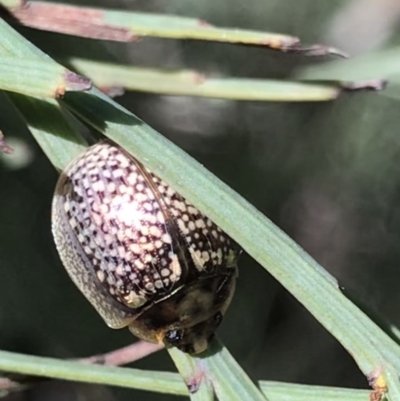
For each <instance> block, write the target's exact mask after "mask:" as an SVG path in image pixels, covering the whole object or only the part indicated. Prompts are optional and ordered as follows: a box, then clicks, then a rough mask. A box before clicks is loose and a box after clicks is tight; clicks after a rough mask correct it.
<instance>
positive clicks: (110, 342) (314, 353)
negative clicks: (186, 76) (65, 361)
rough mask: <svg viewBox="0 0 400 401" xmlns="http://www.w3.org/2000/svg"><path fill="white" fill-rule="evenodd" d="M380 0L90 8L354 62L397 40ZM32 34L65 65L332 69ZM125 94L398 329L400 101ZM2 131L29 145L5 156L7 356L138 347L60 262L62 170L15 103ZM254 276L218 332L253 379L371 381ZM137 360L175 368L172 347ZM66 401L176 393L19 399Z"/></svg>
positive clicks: (248, 270) (2, 315) (393, 19)
mask: <svg viewBox="0 0 400 401" xmlns="http://www.w3.org/2000/svg"><path fill="white" fill-rule="evenodd" d="M75 3H76V4H81V5H82V2H79V1H75ZM377 3H378V2H375V1H373V0H359V1H355V0H353V1H333V0H331V1H318V2H316V1H314V0H302V1H299V0H285V1H279V0H264V1H262V0H247V1H242V0H218V1H211V0H206V1H199V0H188V1H185V2H182V0H168V1H166V2H164V1H150V0H143V1H113V0H108V1H100V0H97V1H95V0H93V1H89V0H87V1H85V5H96V6H104V7H114V8H128V9H130V10H144V11H155V12H160V13H173V14H178V15H186V16H191V17H199V18H202V19H205V20H207V21H208V22H210V23H213V24H216V25H220V26H230V27H240V28H248V29H259V30H264V31H270V32H281V33H287V34H292V35H295V36H300V37H301V38H302V40H303V42H305V43H321V42H324V43H327V44H330V45H336V46H338V47H340V48H341V49H343V50H345V51H349V52H350V53H351V54H360V53H364V52H368V51H371V50H374V49H376V48H378V47H380V46H384V45H388V44H390V43H396V41H397V38H398V35H397V31H396V25H397V18H398V15H399V10H398V7H396V6H395V0H380V2H379V4H377ZM21 32H23V34H24V35H26V36H27V37H28V38H29V39H30V40H31V41H33V42H34V43H35V44H37V45H38V46H39V47H41V48H42V49H43V50H45V51H47V52H50V53H51V54H52V55H53V56H55V57H57V56H63V57H65V55H69V54H75V55H84V56H86V57H92V54H93V57H104V58H107V59H109V60H116V61H120V62H126V63H131V64H134V65H138V66H149V67H171V68H193V69H196V70H199V71H202V72H205V73H207V74H209V75H214V76H243V77H245V76H246V77H270V78H288V77H290V75H291V74H292V72H293V71H294V70H295V69H296V68H297V67H300V66H305V65H307V64H310V63H315V62H317V60H316V59H314V58H312V59H310V58H306V57H304V56H301V55H289V54H282V53H278V52H273V51H269V50H266V49H263V48H258V47H247V46H235V45H228V44H216V43H206V42H194V41H175V40H161V39H150V38H147V39H144V40H142V41H140V42H139V43H133V44H129V45H126V44H116V43H100V42H95V41H89V40H85V41H83V40H80V39H76V38H70V37H65V36H60V35H55V34H50V33H41V32H35V31H31V30H23V31H21ZM328 59H329V58H328ZM323 60H324V59H322V60H321V61H323ZM378 78H379V77H378ZM117 100H118V101H120V102H121V103H122V104H123V105H124V106H126V107H127V108H129V109H130V110H132V111H133V112H134V113H136V114H137V115H138V116H139V117H140V118H142V119H143V120H145V121H146V122H147V123H148V124H150V125H151V126H153V127H154V128H156V129H157V130H159V131H160V132H161V133H162V134H163V135H165V136H166V137H168V138H169V139H171V140H172V141H173V142H175V143H176V144H178V145H179V146H181V147H182V148H183V149H184V150H186V151H187V152H189V153H190V154H191V155H192V156H193V157H195V158H196V159H197V160H199V161H200V162H201V163H203V164H204V165H205V166H206V167H207V168H209V169H210V170H211V171H213V172H214V173H215V174H216V175H218V176H219V177H220V178H221V179H222V180H224V181H225V182H227V183H228V184H229V185H230V186H232V187H233V188H234V189H235V190H237V191H238V192H239V193H240V194H241V195H243V196H244V197H245V198H246V199H248V200H249V201H251V202H252V203H253V204H254V205H255V206H256V207H258V208H259V209H260V210H261V211H262V212H264V213H265V214H266V215H267V216H268V217H269V218H271V219H272V220H273V221H274V222H275V223H276V224H278V225H279V226H280V227H281V228H283V229H284V230H285V231H286V232H287V233H288V234H289V235H290V236H291V237H293V238H294V239H295V240H296V241H297V242H299V243H300V244H301V245H302V246H303V247H304V248H305V249H306V250H307V251H308V252H309V253H310V254H311V255H312V256H313V257H314V258H315V259H317V260H318V262H320V263H321V264H322V265H323V266H324V267H325V268H326V269H328V270H329V271H330V272H331V273H332V274H333V275H334V276H335V277H337V278H338V280H339V282H340V284H341V285H342V286H344V287H345V288H346V289H347V290H349V291H351V292H352V294H353V295H355V296H356V297H357V298H359V299H360V300H362V302H364V303H365V304H366V305H367V306H368V307H369V308H371V309H375V310H376V311H378V312H379V313H381V314H382V315H383V316H385V317H386V318H387V319H388V320H389V321H391V322H392V323H394V324H399V320H400V316H399V313H398V309H399V308H398V305H399V302H400V297H399V292H398V290H397V289H398V286H399V284H398V283H399V279H400V248H399V239H400V238H399V237H400V203H399V200H400V186H399V184H400V171H399V156H400V136H399V135H400V112H399V103H398V102H397V101H395V100H392V99H389V98H387V97H385V96H384V95H382V94H379V93H374V92H366V93H352V94H345V95H343V96H342V97H340V98H339V99H338V100H336V101H335V102H329V103H285V104H284V103H279V104H278V103H261V102H260V103H258V102H233V101H226V100H215V99H211V100H209V99H202V98H185V97H168V96H155V95H147V94H143V93H133V92H132V93H127V94H125V95H124V96H123V97H121V98H118V99H117ZM0 127H1V129H2V130H3V132H4V134H5V135H6V136H7V138H8V139H9V142H10V144H12V145H14V146H15V147H16V149H17V150H18V153H17V154H16V156H15V157H14V158H13V160H11V158H10V157H7V158H5V157H2V159H1V161H0V266H1V267H0V269H1V270H0V272H1V278H0V327H1V334H0V347H1V348H2V349H7V350H13V351H18V352H24V353H31V354H37V355H46V356H54V357H61V358H62V357H67V358H75V357H81V356H89V355H91V354H97V353H101V352H107V351H110V350H112V349H115V348H118V347H121V346H125V345H127V344H129V343H131V342H132V341H134V339H133V337H132V336H131V334H130V333H129V332H128V331H127V330H121V331H113V330H110V329H108V328H107V327H106V325H105V324H104V323H103V322H102V320H101V319H100V317H99V316H98V315H97V314H96V313H95V312H94V310H93V309H92V308H91V306H90V305H89V304H88V303H87V302H86V300H84V298H83V296H81V295H80V293H79V292H78V290H77V289H76V288H75V287H74V286H73V284H72V283H71V282H70V281H69V279H68V277H67V275H66V273H65V271H64V269H63V267H62V266H61V263H60V261H59V259H58V256H57V254H56V251H55V247H54V244H53V240H52V237H51V233H50V203H51V197H52V192H53V189H54V186H55V182H56V179H57V175H56V172H55V170H54V168H53V167H52V166H51V165H50V163H49V161H48V160H47V159H46V157H45V156H44V155H43V153H42V152H41V150H40V149H39V148H38V146H37V145H36V143H35V142H34V140H33V139H32V138H31V137H30V135H29V133H28V132H27V131H26V129H25V128H24V127H23V126H21V124H20V123H18V122H17V120H16V119H14V117H13V113H12V110H10V109H8V107H7V106H6V105H4V104H2V103H0ZM238 224H240V222H238ZM239 267H240V278H239V282H238V289H237V294H236V296H235V298H234V301H233V303H232V306H231V308H230V310H229V313H228V314H227V316H226V319H225V321H224V323H223V325H222V327H221V328H220V330H219V335H220V337H221V339H222V340H223V342H224V343H225V344H226V345H227V346H228V348H229V349H230V351H231V352H232V354H233V355H234V357H235V358H237V360H238V361H239V363H240V364H241V365H242V366H243V367H244V368H245V369H246V371H247V372H248V373H249V374H250V375H251V377H252V378H254V379H267V380H283V381H291V382H297V383H309V384H325V385H335V386H343V387H346V386H351V387H358V388H366V387H367V381H366V379H365V378H364V377H363V376H362V375H361V373H360V372H359V371H358V369H357V367H356V365H355V364H354V362H353V361H352V359H351V357H350V356H349V355H348V354H347V353H346V351H345V350H343V349H342V348H341V346H340V345H339V344H338V343H337V342H336V340H335V339H334V338H333V337H332V336H331V335H330V334H329V333H327V332H326V331H325V330H324V329H323V328H322V327H321V326H320V325H319V323H318V322H317V321H316V320H315V319H314V318H313V317H312V316H311V315H310V314H309V313H308V312H307V311H306V310H305V309H304V308H303V307H302V306H301V305H299V304H298V303H297V301H296V300H295V299H293V298H292V297H291V295H290V294H288V293H287V292H286V291H285V290H283V289H282V288H281V287H280V285H279V284H278V283H277V282H276V281H275V280H274V279H273V278H272V277H270V276H269V275H268V274H267V273H266V272H265V271H264V269H262V268H261V267H260V266H258V265H257V264H256V263H255V262H254V261H253V260H251V259H250V258H249V257H248V256H247V255H243V256H242V257H241V260H240V266H239ZM134 366H135V367H138V368H143V369H157V370H174V367H173V365H172V363H171V362H170V360H169V358H168V355H167V354H166V353H165V352H160V353H158V354H155V355H152V356H150V357H148V358H146V359H144V360H142V361H139V362H137V363H135V364H134ZM63 398H65V399H69V400H71V399H78V398H79V399H98V400H103V399H104V400H113V399H116V400H117V399H118V400H124V399H138V400H144V401H150V400H154V401H156V400H170V399H171V400H172V399H177V398H176V397H172V396H164V395H154V394H151V393H144V392H135V391H133V390H122V389H110V388H105V387H101V386H89V385H81V384H79V385H78V384H71V383H69V384H67V383H56V382H53V383H48V384H45V385H40V386H38V387H36V388H35V389H33V390H30V391H27V392H24V393H19V394H15V395H13V396H10V397H9V399H27V400H28V399H29V400H30V399H32V400H36V399H41V400H43V399H57V400H59V399H63Z"/></svg>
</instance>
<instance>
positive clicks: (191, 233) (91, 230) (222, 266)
mask: <svg viewBox="0 0 400 401" xmlns="http://www.w3.org/2000/svg"><path fill="white" fill-rule="evenodd" d="M52 217H53V223H52V229H53V234H54V238H55V242H56V246H57V249H58V251H59V254H60V257H61V260H62V261H63V263H64V265H65V267H66V269H67V271H68V273H69V274H70V276H71V278H72V279H73V281H74V282H75V284H76V285H77V286H78V287H79V289H80V290H81V291H82V292H83V293H84V295H85V296H86V297H87V298H88V300H89V301H90V302H91V303H92V304H93V306H94V307H95V308H96V309H97V310H98V312H99V313H100V314H101V315H102V317H103V318H104V319H105V321H106V322H107V324H108V325H109V326H111V327H114V328H119V327H123V326H126V325H128V324H129V323H130V322H131V321H133V320H134V319H135V318H137V316H139V315H140V314H141V313H142V312H143V311H144V310H147V309H148V308H150V307H151V306H152V305H155V304H156V303H158V302H160V301H162V300H164V299H166V298H167V297H168V296H169V295H171V294H173V293H176V292H177V291H178V290H179V289H180V288H183V287H184V286H187V285H188V284H190V283H191V282H195V281H196V280H198V279H199V278H202V277H213V276H216V277H217V276H219V274H220V272H224V274H225V273H226V270H227V269H230V268H232V267H235V266H236V253H235V252H234V250H233V249H232V246H231V241H230V239H229V237H228V236H227V235H226V234H225V233H224V232H223V231H222V230H221V229H220V228H219V227H217V226H216V225H215V224H214V223H213V222H212V221H211V220H210V219H209V218H207V217H206V216H204V215H203V214H201V213H200V212H199V211H198V210H197V209H196V208H195V207H193V206H192V205H191V204H190V203H188V202H187V201H186V200H185V199H184V198H183V197H182V196H180V195H179V194H177V193H176V192H175V191H174V190H173V189H172V188H171V187H169V186H168V185H167V184H166V183H165V182H163V181H162V180H161V179H160V178H158V177H156V176H155V175H154V174H152V173H151V172H150V171H149V170H148V169H147V168H145V167H144V166H143V165H142V164H141V163H140V162H139V161H137V160H135V159H134V158H133V157H132V156H130V155H129V154H127V153H126V152H124V151H123V150H121V149H120V148H119V147H118V146H116V145H113V144H111V143H109V142H100V143H98V144H96V145H94V146H92V147H90V148H89V149H88V150H87V151H86V152H84V153H83V154H82V155H80V156H79V157H78V158H77V159H75V160H74V161H73V162H72V163H71V164H70V165H69V166H68V167H67V168H66V169H65V171H64V172H63V173H62V175H61V177H60V179H59V182H58V184H57V188H56V192H55V196H54V201H53V210H52Z"/></svg>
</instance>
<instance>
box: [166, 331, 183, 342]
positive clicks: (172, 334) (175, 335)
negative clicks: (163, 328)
mask: <svg viewBox="0 0 400 401" xmlns="http://www.w3.org/2000/svg"><path fill="white" fill-rule="evenodd" d="M165 340H166V341H168V343H170V344H172V345H175V344H178V343H179V342H180V341H182V331H181V330H169V331H167V332H166V333H165Z"/></svg>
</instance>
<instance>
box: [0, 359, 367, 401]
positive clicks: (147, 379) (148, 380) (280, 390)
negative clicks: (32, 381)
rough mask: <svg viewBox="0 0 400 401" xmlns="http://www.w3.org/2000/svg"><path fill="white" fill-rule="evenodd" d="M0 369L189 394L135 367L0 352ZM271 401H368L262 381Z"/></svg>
mask: <svg viewBox="0 0 400 401" xmlns="http://www.w3.org/2000/svg"><path fill="white" fill-rule="evenodd" d="M0 370H2V371H5V372H11V373H18V374H23V375H30V376H39V377H46V378H51V379H61V380H71V381H77V382H83V383H99V384H103V385H109V386H116V387H124V388H132V389H140V390H145V391H154V392H159V393H163V394H175V395H188V390H187V387H186V385H185V383H184V382H183V380H182V378H181V376H180V375H178V374H176V373H169V372H149V371H142V370H138V369H132V368H120V367H109V366H101V365H86V364H83V363H78V362H71V361H65V360H60V359H53V358H45V357H38V356H31V355H23V354H18V353H14V352H8V351H0ZM259 385H260V388H261V390H262V391H263V393H264V394H265V395H266V396H267V397H268V400H269V401H314V400H315V401H338V400H346V401H368V399H369V393H370V392H369V391H368V390H355V389H344V388H334V387H322V386H306V385H299V384H289V383H282V382H268V381H260V383H259Z"/></svg>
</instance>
